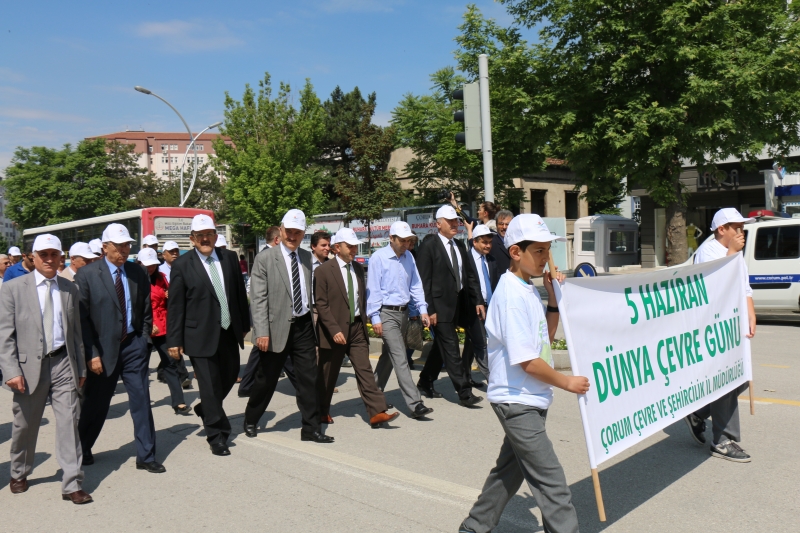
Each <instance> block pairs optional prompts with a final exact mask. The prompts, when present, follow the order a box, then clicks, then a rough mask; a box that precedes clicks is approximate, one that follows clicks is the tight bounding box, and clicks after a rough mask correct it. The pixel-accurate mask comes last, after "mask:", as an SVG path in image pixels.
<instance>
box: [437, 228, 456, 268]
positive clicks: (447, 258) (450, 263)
mask: <svg viewBox="0 0 800 533" xmlns="http://www.w3.org/2000/svg"><path fill="white" fill-rule="evenodd" d="M436 243H437V244H438V245H439V250H441V251H442V252H444V257H445V263H447V267H448V268H447V269H448V270H449V271H450V274H451V275H452V276H453V279H456V271H455V270H453V258H452V256H451V255H450V250H448V249H447V246H445V245H444V243H443V242H442V238H441V237H439V234H438V233H437V234H436Z"/></svg>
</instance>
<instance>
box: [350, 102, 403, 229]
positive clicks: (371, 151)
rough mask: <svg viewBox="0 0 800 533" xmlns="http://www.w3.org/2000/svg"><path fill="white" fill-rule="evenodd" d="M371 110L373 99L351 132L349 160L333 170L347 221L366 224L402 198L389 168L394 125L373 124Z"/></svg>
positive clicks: (365, 105)
mask: <svg viewBox="0 0 800 533" xmlns="http://www.w3.org/2000/svg"><path fill="white" fill-rule="evenodd" d="M374 113H375V102H374V100H373V101H372V102H368V103H365V104H364V105H363V107H362V109H361V119H360V122H359V125H358V129H356V130H355V131H353V132H351V134H350V144H351V147H352V154H351V155H352V161H351V162H350V164H349V165H345V164H342V165H340V166H339V167H338V168H337V169H336V178H337V181H336V192H337V193H338V194H339V195H340V196H341V202H342V206H343V207H344V209H345V210H346V211H347V217H346V218H347V220H348V221H351V220H355V219H358V220H363V221H365V222H366V223H367V225H368V226H369V224H370V222H371V221H372V220H376V219H379V218H381V217H382V216H383V210H384V209H386V208H388V207H392V206H394V205H396V204H397V203H398V202H400V201H401V200H402V198H403V192H402V191H401V190H400V184H399V183H398V182H397V172H396V170H395V169H393V168H389V158H390V156H391V155H392V151H393V150H394V146H395V132H394V128H392V127H389V128H383V127H381V126H376V125H375V124H373V123H372V117H373V115H374ZM371 238H372V236H371V235H370V240H371Z"/></svg>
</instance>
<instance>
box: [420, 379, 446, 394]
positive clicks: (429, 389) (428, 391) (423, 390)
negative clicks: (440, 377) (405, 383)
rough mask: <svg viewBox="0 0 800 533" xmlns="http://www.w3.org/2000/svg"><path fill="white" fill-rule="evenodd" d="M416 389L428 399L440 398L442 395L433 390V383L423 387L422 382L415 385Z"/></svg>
mask: <svg viewBox="0 0 800 533" xmlns="http://www.w3.org/2000/svg"><path fill="white" fill-rule="evenodd" d="M417 388H418V389H419V391H420V392H421V393H422V394H424V395H425V396H427V397H428V398H441V397H442V394H441V393H440V392H439V391H437V390H436V389H435V388H433V383H431V384H430V385H425V384H423V383H422V382H419V383H417Z"/></svg>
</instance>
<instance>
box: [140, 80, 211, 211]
mask: <svg viewBox="0 0 800 533" xmlns="http://www.w3.org/2000/svg"><path fill="white" fill-rule="evenodd" d="M134 89H136V90H137V91H139V92H140V93H142V94H149V95H152V96H155V97H156V98H158V99H159V100H161V101H162V102H164V103H165V104H167V105H168V106H169V108H170V109H172V110H173V111H175V114H176V115H178V118H179V119H181V122H183V125H184V126H185V127H186V131H187V132H188V133H189V146H188V147H187V148H186V154H185V155H184V156H183V164H181V176H180V186H181V193H180V199H181V203H180V206H179V207H183V204H184V202H186V198H188V197H189V193H191V192H192V187H194V181H195V179H196V178H197V146H195V141H196V140H197V138H198V137H200V135H201V134H202V133H205V132H206V131H208V130H210V129H211V128H216V127H217V126H220V125H222V122H217V123H216V124H212V125H211V126H209V127H207V128H206V129H204V130H203V131H201V132H200V133H198V134H197V136H193V135H192V129H191V128H190V127H189V124H187V123H186V120H184V118H183V116H182V115H181V114H180V113H178V110H177V109H175V106H173V105H172V104H170V103H169V102H167V101H166V100H164V99H163V98H161V97H160V96H158V95H157V94H156V93H154V92H153V91H151V90H149V89H145V88H144V87H141V86H139V85H137V86H136V87H134ZM192 148H193V149H194V174H193V176H192V182H191V184H190V185H189V192H187V193H186V195H184V194H183V168H184V166H185V165H186V157H187V156H188V154H189V149H192Z"/></svg>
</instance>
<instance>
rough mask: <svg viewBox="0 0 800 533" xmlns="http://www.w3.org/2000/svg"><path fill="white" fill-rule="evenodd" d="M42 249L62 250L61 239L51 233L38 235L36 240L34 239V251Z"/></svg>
mask: <svg viewBox="0 0 800 533" xmlns="http://www.w3.org/2000/svg"><path fill="white" fill-rule="evenodd" d="M41 250H58V251H59V252H61V241H60V240H59V238H58V237H56V236H55V235H50V234H49V233H43V234H42V235H37V236H36V240H35V241H33V251H34V252H39V251H41ZM62 253H63V252H62Z"/></svg>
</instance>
